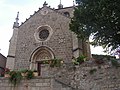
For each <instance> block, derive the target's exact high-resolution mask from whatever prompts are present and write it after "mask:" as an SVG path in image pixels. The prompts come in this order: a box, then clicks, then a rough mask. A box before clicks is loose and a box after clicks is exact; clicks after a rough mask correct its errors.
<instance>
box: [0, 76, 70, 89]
mask: <svg viewBox="0 0 120 90" xmlns="http://www.w3.org/2000/svg"><path fill="white" fill-rule="evenodd" d="M0 90H71V89H70V87H67V86H64V85H62V84H60V83H57V82H55V81H54V79H52V78H44V77H42V78H41V77H39V78H35V79H31V80H22V81H21V83H20V84H19V85H17V86H15V87H14V86H13V85H12V84H11V83H9V80H8V79H7V78H0Z"/></svg>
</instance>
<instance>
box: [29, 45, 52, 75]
mask: <svg viewBox="0 0 120 90" xmlns="http://www.w3.org/2000/svg"><path fill="white" fill-rule="evenodd" d="M53 58H54V54H53V52H52V50H51V49H50V48H48V47H46V46H42V47H39V48H37V49H36V50H34V52H33V53H32V55H31V58H30V61H31V65H30V69H32V70H37V71H38V74H39V75H41V73H42V72H44V70H45V67H43V64H44V63H43V62H44V61H46V60H51V59H53ZM45 72H47V70H46V71H45Z"/></svg>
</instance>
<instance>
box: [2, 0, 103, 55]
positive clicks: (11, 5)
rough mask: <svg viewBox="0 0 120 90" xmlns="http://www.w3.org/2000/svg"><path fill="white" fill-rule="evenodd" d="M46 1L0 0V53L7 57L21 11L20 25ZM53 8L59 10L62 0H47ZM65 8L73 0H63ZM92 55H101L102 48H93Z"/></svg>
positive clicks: (71, 3) (70, 4)
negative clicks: (15, 22)
mask: <svg viewBox="0 0 120 90" xmlns="http://www.w3.org/2000/svg"><path fill="white" fill-rule="evenodd" d="M44 1H45V0H0V53H2V54H3V55H5V56H7V54H8V49H9V40H10V38H11V36H12V33H13V29H12V26H13V23H14V21H15V18H16V16H17V12H18V11H19V23H20V24H21V22H24V21H25V20H26V18H29V17H30V15H32V14H33V13H34V11H37V10H38V9H39V8H41V7H42V6H43V3H44ZM46 1H47V3H48V5H49V6H51V8H57V6H58V4H59V3H60V0H46ZM61 1H62V4H63V5H64V7H69V6H72V5H73V0H61ZM91 51H92V53H94V54H95V53H96V54H101V53H102V48H101V47H98V48H95V49H94V48H92V50H91Z"/></svg>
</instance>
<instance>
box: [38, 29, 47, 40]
mask: <svg viewBox="0 0 120 90" xmlns="http://www.w3.org/2000/svg"><path fill="white" fill-rule="evenodd" d="M48 36H49V31H48V30H47V29H43V30H40V32H39V38H40V39H41V40H46V39H47V38H48Z"/></svg>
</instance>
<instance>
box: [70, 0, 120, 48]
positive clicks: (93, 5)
mask: <svg viewBox="0 0 120 90" xmlns="http://www.w3.org/2000/svg"><path fill="white" fill-rule="evenodd" d="M78 1H81V3H79V5H78V7H76V8H75V11H74V17H73V18H72V19H71V23H70V30H72V31H73V32H74V33H76V34H77V36H78V38H81V39H83V40H87V39H89V37H90V36H91V35H93V42H92V44H93V45H94V46H99V45H101V46H103V47H104V48H111V50H114V49H116V48H117V47H118V46H120V33H118V32H120V0H77V2H78Z"/></svg>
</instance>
